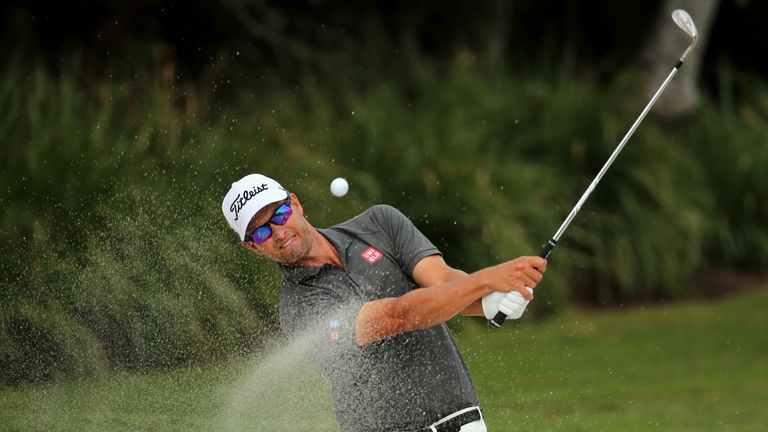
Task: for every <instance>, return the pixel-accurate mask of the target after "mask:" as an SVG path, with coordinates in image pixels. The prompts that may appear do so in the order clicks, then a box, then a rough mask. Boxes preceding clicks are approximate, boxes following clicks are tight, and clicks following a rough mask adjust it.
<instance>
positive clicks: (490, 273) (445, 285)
mask: <svg viewBox="0 0 768 432" xmlns="http://www.w3.org/2000/svg"><path fill="white" fill-rule="evenodd" d="M539 269H540V270H541V271H539ZM545 269H546V261H545V260H544V259H542V258H539V257H520V258H516V259H514V260H511V261H507V262H505V263H501V264H498V265H496V266H493V267H488V268H485V269H482V270H480V271H477V272H475V273H472V274H470V275H467V274H466V273H464V272H461V271H459V270H455V269H453V268H451V267H449V266H448V265H447V264H446V263H445V261H444V260H443V258H442V257H440V256H439V255H433V256H430V257H427V258H424V259H422V260H421V261H419V263H418V264H417V265H416V267H415V268H414V270H413V279H414V280H415V281H416V283H418V284H419V285H420V286H422V287H423V288H420V289H416V290H413V291H410V292H408V293H406V294H404V295H402V296H400V297H390V298H384V299H379V300H375V301H371V302H368V303H365V304H364V305H363V306H362V307H361V308H360V312H359V313H358V315H357V318H356V320H355V335H356V342H357V344H358V345H366V344H369V343H371V342H373V341H376V340H379V339H384V338H386V337H389V336H392V335H395V334H398V333H402V332H406V331H412V330H418V329H424V328H429V327H432V326H434V325H437V324H440V323H443V322H445V321H447V320H449V319H451V318H452V317H454V316H456V315H457V314H459V313H473V312H474V311H475V308H480V310H479V313H478V314H482V306H480V305H479V300H480V298H482V296H484V295H485V294H488V293H490V292H492V291H501V292H508V291H512V290H516V291H519V292H520V293H522V294H523V295H524V296H525V297H526V298H530V297H531V294H530V293H529V292H528V290H526V289H525V287H526V286H530V287H535V286H536V284H537V283H538V282H539V281H540V280H541V278H542V275H541V274H542V273H543V272H544V271H545ZM476 303H477V304H476Z"/></svg>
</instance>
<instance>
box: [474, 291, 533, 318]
mask: <svg viewBox="0 0 768 432" xmlns="http://www.w3.org/2000/svg"><path fill="white" fill-rule="evenodd" d="M527 290H528V292H529V293H530V294H531V295H532V294H533V289H532V288H527ZM529 302H530V300H526V298H525V297H523V295H522V294H520V293H519V292H517V291H510V292H508V293H502V292H498V291H494V292H492V293H490V294H486V295H484V296H483V299H482V303H483V315H485V318H486V319H489V320H490V319H493V317H495V316H496V314H497V313H498V312H502V313H503V314H504V315H506V316H507V318H506V319H518V318H520V317H521V316H522V315H523V312H525V308H526V306H528V303H529Z"/></svg>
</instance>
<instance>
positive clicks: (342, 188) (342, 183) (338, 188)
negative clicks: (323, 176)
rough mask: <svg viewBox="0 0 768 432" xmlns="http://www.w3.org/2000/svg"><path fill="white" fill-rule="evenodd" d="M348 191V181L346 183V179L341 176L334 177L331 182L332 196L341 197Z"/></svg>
mask: <svg viewBox="0 0 768 432" xmlns="http://www.w3.org/2000/svg"><path fill="white" fill-rule="evenodd" d="M348 191H349V183H347V180H345V179H343V178H341V177H336V178H335V179H333V181H332V182H331V193H332V194H333V195H334V196H337V197H343V196H344V195H346V194H347V192H348Z"/></svg>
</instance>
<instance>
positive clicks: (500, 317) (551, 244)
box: [490, 47, 690, 327]
mask: <svg viewBox="0 0 768 432" xmlns="http://www.w3.org/2000/svg"><path fill="white" fill-rule="evenodd" d="M689 50H690V47H689V49H688V50H686V51H685V54H688V51H689ZM684 58H685V57H681V58H680V60H678V62H677V64H675V67H673V68H672V71H671V72H670V73H669V75H667V78H666V79H665V80H664V82H662V83H661V86H660V87H659V89H658V90H656V93H655V94H654V95H653V97H652V98H651V100H650V101H649V102H648V104H647V105H646V106H645V108H644V109H643V111H642V112H641V113H640V115H639V116H638V117H637V120H635V122H634V123H633V124H632V127H630V128H629V130H628V131H627V133H626V135H624V138H622V139H621V142H620V143H619V145H618V146H616V149H615V150H613V153H611V157H609V158H608V160H607V161H606V162H605V164H604V165H603V167H602V168H601V169H600V172H598V173H597V176H595V178H594V179H593V180H592V183H590V184H589V187H588V188H587V190H586V191H584V193H583V194H582V195H581V198H579V201H578V202H577V203H576V205H575V206H574V207H573V210H571V212H570V213H569V214H568V217H567V218H565V220H564V221H563V223H562V225H560V228H558V230H557V232H556V233H555V235H554V236H553V237H552V239H551V240H549V241H548V242H547V243H546V244H545V245H544V248H543V249H542V250H541V252H540V253H539V256H540V257H542V258H547V257H548V256H549V254H550V253H551V252H552V249H554V248H555V246H556V245H557V242H558V241H559V240H560V236H562V235H563V233H564V232H565V230H566V229H567V228H568V225H570V224H571V222H572V221H573V219H574V218H575V217H576V215H577V214H578V213H579V210H581V206H582V205H584V203H585V202H586V201H587V198H589V195H590V194H591V193H592V191H593V190H594V189H595V186H597V184H598V183H600V179H602V178H603V176H604V175H605V173H606V171H608V168H610V167H611V164H613V161H614V160H616V158H617V157H618V156H619V153H621V150H622V149H623V148H624V146H625V145H627V142H628V141H629V139H630V138H631V137H632V134H634V133H635V129H637V127H638V126H639V125H640V123H642V121H643V119H644V118H645V116H646V114H648V111H650V110H651V108H652V107H653V104H655V103H656V100H657V99H658V98H659V96H660V95H661V93H663V92H664V89H666V88H667V84H669V82H670V81H671V80H672V78H673V77H674V76H675V75H676V74H677V72H678V71H679V70H680V67H682V65H683V59H684ZM505 319H507V316H506V315H505V314H504V313H503V312H498V313H497V314H496V316H495V317H493V319H492V320H491V321H490V322H491V324H493V325H494V326H496V327H501V326H502V324H504V320H505Z"/></svg>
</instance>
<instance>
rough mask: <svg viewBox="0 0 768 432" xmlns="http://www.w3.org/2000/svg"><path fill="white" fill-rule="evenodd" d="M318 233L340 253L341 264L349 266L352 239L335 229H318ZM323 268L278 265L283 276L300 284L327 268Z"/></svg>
mask: <svg viewBox="0 0 768 432" xmlns="http://www.w3.org/2000/svg"><path fill="white" fill-rule="evenodd" d="M317 231H318V232H319V233H320V234H321V235H322V236H323V237H325V238H326V239H328V241H330V242H331V244H332V245H333V247H335V248H336V250H337V251H338V252H339V258H340V259H341V264H342V265H343V266H344V267H346V266H347V250H348V249H349V246H350V245H351V244H352V238H351V237H350V236H348V235H346V234H345V233H344V232H342V231H341V230H338V229H334V228H318V229H317ZM327 265H328V264H326V265H322V266H289V265H285V264H280V263H278V266H279V267H280V270H281V271H282V272H283V276H284V277H285V278H286V279H288V280H289V281H291V282H293V283H299V282H301V281H303V280H306V279H309V278H311V277H314V276H317V274H318V273H320V271H321V270H322V269H323V268H324V267H326V266H327Z"/></svg>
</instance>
